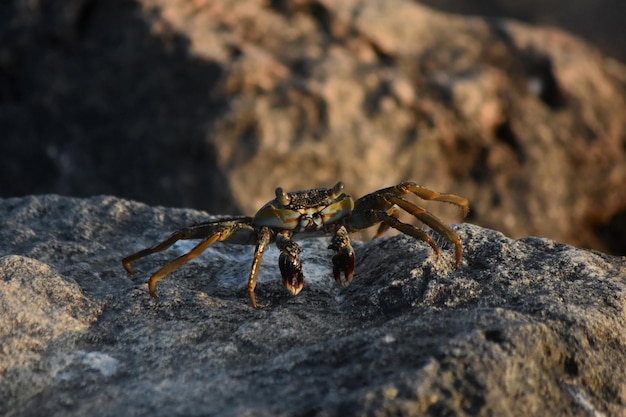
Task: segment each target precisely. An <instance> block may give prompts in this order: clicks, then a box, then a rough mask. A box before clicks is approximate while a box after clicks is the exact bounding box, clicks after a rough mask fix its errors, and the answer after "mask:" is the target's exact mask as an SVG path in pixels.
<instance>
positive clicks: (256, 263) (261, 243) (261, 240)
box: [248, 227, 272, 308]
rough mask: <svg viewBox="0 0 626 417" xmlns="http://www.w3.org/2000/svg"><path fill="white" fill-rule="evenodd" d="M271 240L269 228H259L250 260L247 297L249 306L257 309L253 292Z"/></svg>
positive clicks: (257, 305) (257, 304)
mask: <svg viewBox="0 0 626 417" xmlns="http://www.w3.org/2000/svg"><path fill="white" fill-rule="evenodd" d="M271 240H272V232H271V231H270V228H269V227H263V228H261V230H260V232H259V235H258V237H257V241H256V247H255V248H254V258H253V259H252V267H251V268H250V278H249V279H248V296H250V304H252V307H254V308H259V303H257V301H256V296H255V295H254V290H255V288H256V281H257V278H258V276H259V268H260V267H261V260H262V259H263V254H264V253H265V248H266V247H267V244H268V243H270V241H271Z"/></svg>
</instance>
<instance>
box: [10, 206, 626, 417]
mask: <svg viewBox="0 0 626 417" xmlns="http://www.w3.org/2000/svg"><path fill="white" fill-rule="evenodd" d="M207 217H208V216H207V215H206V214H205V213H202V212H198V211H193V210H183V209H165V208H153V207H149V206H146V205H144V204H140V203H136V202H130V201H127V200H122V199H118V198H114V197H95V198H90V199H76V198H67V197H59V196H54V195H47V196H40V197H25V198H9V199H3V200H0V221H1V222H2V224H3V227H2V228H0V345H1V346H2V349H1V350H0V398H1V399H2V401H0V414H1V415H4V416H44V415H45V416H85V415H89V416H130V415H152V416H157V417H158V416H183V415H184V416H190V415H211V416H276V415H290V416H312V415H318V416H346V415H364V416H388V415H402V416H421V415H433V416H441V415H457V416H466V415H467V416H469V415H472V416H474V415H477V416H489V415H499V416H509V415H510V416H516V415H550V416H555V417H556V416H588V415H596V416H618V415H623V413H624V412H626V390H625V388H624V387H626V371H625V370H626V355H624V352H625V351H626V336H625V335H626V310H625V309H626V261H625V260H624V258H618V257H612V256H609V255H604V254H602V253H599V252H593V251H588V250H583V249H577V248H575V247H572V246H568V245H565V244H562V243H558V242H556V241H553V240H549V239H544V238H536V237H527V238H523V239H519V240H512V239H509V238H507V237H505V236H504V235H502V234H501V233H499V232H496V231H493V230H490V229H485V228H481V227H478V226H475V225H472V224H461V225H455V226H454V228H455V230H456V231H457V232H458V233H459V234H460V236H461V237H462V239H463V242H464V245H465V255H464V260H463V263H462V265H461V266H460V267H459V268H458V269H454V268H452V267H451V265H452V263H453V255H452V253H451V252H452V251H451V249H450V248H449V247H445V245H444V250H443V251H442V256H441V257H440V258H436V257H435V256H434V255H433V254H432V251H431V250H430V248H429V247H428V246H427V245H426V244H424V243H422V242H417V241H415V240H413V239H411V238H408V237H406V236H392V237H383V238H380V239H377V240H374V241H371V242H368V243H362V244H355V249H356V252H357V256H358V262H357V266H356V267H357V272H356V277H355V279H354V281H353V283H352V285H351V286H350V287H348V288H347V289H345V290H342V289H340V288H338V287H337V286H336V285H335V284H334V282H333V281H332V279H331V277H330V266H329V264H330V259H329V258H330V254H329V253H328V252H329V251H328V250H327V249H326V246H327V244H328V243H327V241H326V240H325V239H312V240H306V241H304V242H303V245H304V248H305V252H304V254H303V258H304V261H305V264H304V270H305V274H306V275H307V277H306V286H305V289H304V290H303V291H302V293H301V294H300V295H298V296H297V297H292V296H290V295H288V293H287V292H286V290H285V289H284V288H283V287H282V284H281V283H280V280H279V279H277V275H278V267H277V265H276V259H277V253H276V250H275V249H271V250H269V252H268V253H267V255H266V256H267V259H265V260H264V264H263V267H262V270H261V276H260V284H259V288H258V290H257V294H258V297H259V300H260V302H261V305H262V308H261V309H259V310H255V309H253V308H251V307H250V306H249V305H248V300H247V296H246V290H245V287H246V282H245V281H246V279H245V277H246V275H247V272H248V265H249V264H250V261H251V257H252V248H251V247H237V246H226V245H219V244H218V245H215V246H214V247H211V248H209V250H207V251H206V253H205V254H204V255H203V256H201V257H200V258H198V259H197V260H194V261H192V262H191V263H189V264H187V265H185V266H184V267H183V268H181V269H179V270H178V271H176V272H175V273H173V274H172V275H171V276H169V277H167V278H166V279H164V280H163V281H162V282H161V283H160V287H159V290H160V295H161V298H160V299H159V300H158V301H154V300H152V299H150V298H149V297H148V295H147V290H146V284H145V282H146V280H147V277H148V276H149V274H150V272H153V271H155V270H156V269H157V268H158V267H159V266H160V265H163V264H164V262H166V261H167V260H168V259H172V258H173V257H175V256H176V254H178V253H181V251H184V250H186V249H188V248H189V247H190V246H189V244H190V242H185V243H184V244H182V245H177V246H175V247H174V248H172V249H170V250H169V251H167V252H164V253H160V254H157V255H153V256H152V257H149V258H146V259H145V260H141V261H139V262H137V263H136V271H137V276H136V277H130V276H128V275H127V274H126V273H125V271H124V270H123V269H122V266H121V264H120V258H121V257H122V256H124V255H127V254H129V253H131V252H134V251H136V250H138V249H140V248H143V247H146V246H148V245H152V244H153V243H155V242H156V241H157V240H159V239H162V238H163V237H165V236H166V235H167V234H168V233H169V232H170V231H172V230H173V229H175V228H177V227H179V226H183V225H187V224H190V223H193V222H195V221H202V220H205V219H207ZM442 243H443V242H442Z"/></svg>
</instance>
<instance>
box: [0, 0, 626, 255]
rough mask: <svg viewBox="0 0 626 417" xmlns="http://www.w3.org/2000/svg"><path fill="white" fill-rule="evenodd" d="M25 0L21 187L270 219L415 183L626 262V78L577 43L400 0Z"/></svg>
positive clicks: (13, 178) (13, 158)
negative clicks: (286, 197)
mask: <svg viewBox="0 0 626 417" xmlns="http://www.w3.org/2000/svg"><path fill="white" fill-rule="evenodd" d="M44 3H45V2H44ZM17 4H18V3H15V5H13V7H12V8H11V6H8V7H7V6H5V7H7V8H8V9H9V12H10V13H6V14H5V16H7V17H6V18H5V19H6V20H7V22H6V23H7V24H6V25H3V26H2V27H4V28H5V29H3V32H2V39H6V40H7V42H4V43H3V47H2V51H1V54H0V56H1V57H2V60H0V69H1V71H0V73H1V74H3V75H2V77H3V78H2V80H3V81H2V82H3V84H2V85H5V86H7V87H6V88H5V89H3V91H5V93H3V98H4V100H3V102H2V106H3V109H4V111H3V112H2V113H1V114H0V126H3V128H2V129H3V131H4V133H5V134H4V135H3V136H4V138H5V140H4V141H3V143H2V144H0V151H2V152H1V155H2V156H1V157H0V158H3V159H2V160H1V161H0V162H2V163H1V164H0V166H1V167H2V168H1V170H2V171H0V172H1V174H2V175H0V178H2V180H1V182H0V190H1V194H2V195H5V196H6V195H23V194H30V193H38V192H57V193H63V194H72V195H91V194H97V193H107V194H116V195H119V196H124V197H129V198H134V199H140V200H143V201H146V202H148V203H151V204H165V205H177V206H191V207H201V208H204V209H208V210H210V211H212V212H216V213H217V212H219V213H224V212H236V211H241V212H245V213H250V214H252V213H253V212H254V211H255V210H256V209H257V208H258V207H260V205H261V204H263V203H264V202H266V201H267V200H269V199H270V198H271V197H272V196H273V189H274V188H275V187H276V186H282V187H284V188H285V189H289V190H292V189H302V188H311V187H317V186H330V185H332V184H334V183H335V182H336V181H337V180H338V179H341V180H343V181H344V182H345V183H346V186H347V190H348V191H349V192H350V193H352V194H353V195H355V196H359V195H362V194H364V193H367V192H370V191H372V190H375V189H377V188H381V187H383V186H388V185H391V184H394V183H397V182H399V181H400V180H403V179H411V180H414V181H416V182H419V183H421V184H423V185H425V186H428V187H431V188H433V189H436V190H440V191H448V192H454V193H456V194H461V195H464V196H467V197H468V198H469V199H470V200H471V202H472V212H471V216H472V217H471V219H470V220H471V221H472V222H475V223H477V224H481V225H484V226H488V227H492V228H495V229H498V230H501V231H502V232H504V233H506V234H507V235H510V236H514V237H520V236H526V235H540V236H548V237H552V238H555V239H558V240H562V241H566V242H570V243H572V244H575V245H582V246H589V247H593V248H597V249H601V250H604V251H608V252H614V253H624V252H626V247H625V246H624V242H625V241H626V238H625V236H626V226H625V223H626V220H624V219H625V218H626V197H625V196H626V192H625V190H624V184H625V183H626V182H625V181H626V170H624V169H623V166H625V163H626V160H625V159H626V151H625V148H626V146H625V136H626V134H625V130H626V119H624V117H623V114H626V93H625V91H626V89H625V88H624V87H625V83H626V70H625V69H624V67H623V66H622V65H621V64H619V63H617V62H616V61H613V60H608V59H606V58H605V57H604V56H602V55H601V54H600V53H599V52H598V51H597V50H596V49H595V48H593V47H592V46H590V45H588V44H586V43H584V42H582V41H580V40H579V39H576V38H575V37H573V36H571V35H568V34H566V33H564V32H561V31H559V30H556V29H544V28H537V27H531V26H527V25H523V24H520V23H515V22H513V21H506V20H498V19H486V18H479V17H463V16H459V15H451V14H445V13H440V12H435V11H433V10H431V9H428V8H426V7H424V6H421V5H419V4H417V3H414V2H409V1H400V0H394V1H381V0H368V1H356V0H353V1H344V2H332V1H312V0H311V1H306V0H302V1H298V2H289V3H282V2H268V3H265V4H262V3H259V2H255V1H230V2H229V1H208V0H207V1H200V2H198V1H190V0H175V1H163V0H141V1H136V2H135V1H122V0H117V1H111V2H105V3H102V2H91V1H78V0H76V1H73V2H67V3H65V4H64V5H63V6H59V5H56V4H55V5H53V4H52V3H50V4H46V5H44V4H43V3H42V4H41V5H40V6H34V7H33V8H32V9H28V10H26V9H23V8H20V7H19V6H18V5H17ZM42 62H43V63H44V65H42V64H41V63H42ZM43 67H45V71H42V70H41V68H43ZM33 121H36V123H33ZM445 217H446V219H448V220H451V221H453V220H454V219H455V217H453V214H452V211H451V214H450V215H448V214H445Z"/></svg>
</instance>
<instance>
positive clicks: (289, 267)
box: [278, 252, 304, 295]
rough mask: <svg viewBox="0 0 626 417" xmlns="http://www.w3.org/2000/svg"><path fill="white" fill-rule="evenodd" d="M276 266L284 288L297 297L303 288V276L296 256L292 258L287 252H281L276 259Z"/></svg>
mask: <svg viewBox="0 0 626 417" xmlns="http://www.w3.org/2000/svg"><path fill="white" fill-rule="evenodd" d="M278 265H279V266H280V274H281V275H282V277H283V282H284V283H285V287H287V289H288V290H289V292H290V293H291V294H293V295H298V293H299V292H300V291H302V287H304V274H303V273H302V264H301V263H300V259H299V258H298V255H296V256H293V255H292V254H291V253H289V252H282V253H281V254H280V256H279V258H278Z"/></svg>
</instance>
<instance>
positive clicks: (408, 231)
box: [379, 212, 441, 256]
mask: <svg viewBox="0 0 626 417" xmlns="http://www.w3.org/2000/svg"><path fill="white" fill-rule="evenodd" d="M379 216H380V219H381V220H382V221H384V222H385V223H387V224H389V226H391V227H393V228H394V229H396V230H399V231H401V232H402V233H404V234H405V235H409V236H413V237H414V238H415V239H418V240H421V241H423V242H426V243H428V244H429V245H430V247H431V248H433V251H434V252H435V255H437V256H439V255H440V254H441V252H440V250H439V246H437V243H436V242H435V241H434V239H433V238H432V237H430V235H429V234H428V233H426V232H425V231H423V230H422V229H420V228H419V227H415V226H413V225H412V224H408V223H403V222H401V221H400V220H398V219H397V218H395V217H394V216H390V215H388V214H387V213H384V212H381V213H380V214H379Z"/></svg>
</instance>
